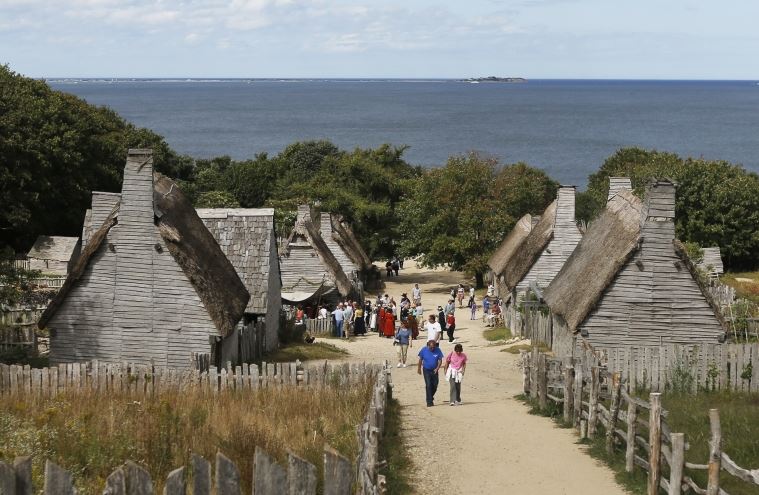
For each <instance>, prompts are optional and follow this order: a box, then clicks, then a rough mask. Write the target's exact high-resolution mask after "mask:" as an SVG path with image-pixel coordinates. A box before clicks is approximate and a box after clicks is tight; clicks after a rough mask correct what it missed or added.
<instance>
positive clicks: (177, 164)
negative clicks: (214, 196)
mask: <svg viewBox="0 0 759 495" xmlns="http://www.w3.org/2000/svg"><path fill="white" fill-rule="evenodd" d="M0 88H1V90H0V129H1V130H2V132H0V245H4V246H12V247H13V248H14V249H17V250H25V249H27V248H28V246H29V244H31V242H32V241H33V240H34V239H35V238H36V236H37V235H39V234H51V235H54V234H58V235H78V234H79V233H81V228H82V219H83V218H84V211H85V210H86V209H87V208H88V207H89V203H90V192H91V191H93V190H101V191H117V190H119V189H120V184H121V179H122V174H123V168H124V162H125V158H126V152H127V149H128V148H137V147H140V148H143V147H144V148H152V149H153V152H154V164H155V167H156V170H158V171H160V172H162V173H165V174H167V175H171V176H173V177H180V178H181V177H183V176H186V175H187V174H188V173H189V172H190V170H191V161H190V160H189V159H188V158H186V157H179V156H177V155H176V154H175V153H174V152H173V151H171V149H170V148H169V147H168V145H167V144H166V143H165V142H164V140H163V138H161V137H160V136H158V135H157V134H155V133H153V132H151V131H149V130H146V129H139V128H136V127H134V126H133V125H131V124H128V123H127V122H126V121H124V120H123V119H122V118H121V117H119V116H118V115H117V114H116V113H115V112H113V111H112V110H109V109H107V108H104V107H95V106H93V105H89V104H88V103H86V102H85V101H84V100H81V99H79V98H77V97H75V96H73V95H70V94H66V93H62V92H59V91H53V90H52V89H50V87H49V86H47V84H45V82H44V81H38V80H34V79H30V78H26V77H22V76H20V75H18V74H16V73H14V72H12V71H11V70H10V69H8V67H7V66H0Z"/></svg>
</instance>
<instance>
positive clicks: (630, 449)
mask: <svg viewBox="0 0 759 495" xmlns="http://www.w3.org/2000/svg"><path fill="white" fill-rule="evenodd" d="M637 428H638V406H636V405H635V403H634V402H632V401H630V402H628V403H627V438H626V442H627V449H626V450H625V471H626V472H628V473H632V472H633V467H634V466H635V432H636V430H637Z"/></svg>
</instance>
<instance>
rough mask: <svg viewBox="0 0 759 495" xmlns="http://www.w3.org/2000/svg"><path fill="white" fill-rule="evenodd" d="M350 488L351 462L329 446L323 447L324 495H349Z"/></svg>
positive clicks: (351, 483)
mask: <svg viewBox="0 0 759 495" xmlns="http://www.w3.org/2000/svg"><path fill="white" fill-rule="evenodd" d="M352 486H353V467H352V466H351V462H350V461H349V460H348V459H346V458H345V457H343V456H342V455H341V454H340V453H339V452H337V451H336V450H335V449H333V448H332V447H330V446H329V445H325V446H324V495H350V493H351V491H352Z"/></svg>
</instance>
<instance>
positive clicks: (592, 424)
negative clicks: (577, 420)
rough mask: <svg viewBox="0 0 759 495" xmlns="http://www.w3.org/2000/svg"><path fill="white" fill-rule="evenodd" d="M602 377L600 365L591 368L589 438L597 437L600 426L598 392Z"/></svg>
mask: <svg viewBox="0 0 759 495" xmlns="http://www.w3.org/2000/svg"><path fill="white" fill-rule="evenodd" d="M599 388H600V377H599V368H598V366H593V367H592V368H591V370H590V399H589V401H588V403H589V406H588V438H591V439H592V438H595V436H596V430H597V427H598V392H599Z"/></svg>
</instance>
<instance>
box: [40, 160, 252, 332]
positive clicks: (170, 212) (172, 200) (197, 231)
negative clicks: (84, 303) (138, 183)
mask: <svg viewBox="0 0 759 495" xmlns="http://www.w3.org/2000/svg"><path fill="white" fill-rule="evenodd" d="M153 209H154V215H155V223H156V226H157V227H158V231H159V232H160V235H161V237H162V238H163V240H164V241H165V242H166V246H167V247H168V250H169V252H170V253H171V255H172V257H173V258H174V260H175V261H176V262H177V264H178V265H179V266H180V267H181V268H182V271H183V272H184V274H185V275H186V276H187V278H188V280H189V281H190V283H191V284H192V286H193V287H194V288H195V291H196V292H197V294H198V296H199V297H200V300H201V301H202V302H203V305H204V307H205V308H206V311H208V314H209V316H210V317H211V319H212V320H213V322H214V325H215V326H216V329H217V330H218V331H219V334H221V335H222V336H224V337H226V336H227V335H229V334H230V333H231V332H232V331H233V330H234V328H235V326H236V325H237V323H238V322H239V321H240V318H242V315H243V312H244V311H245V306H246V305H247V303H248V299H249V297H250V295H249V294H248V291H247V290H246V289H245V286H244V285H243V283H242V281H241V280H240V277H238V276H237V273H235V269H234V267H233V266H232V264H231V263H230V262H229V260H227V258H226V256H224V253H223V252H222V251H221V249H220V248H219V245H218V244H217V243H216V240H215V239H214V238H213V235H211V233H210V232H209V231H208V229H207V228H206V227H205V225H203V221H202V220H201V219H200V217H198V215H197V213H196V212H195V209H194V208H193V207H192V204H190V202H189V201H188V200H187V198H186V197H185V196H184V195H183V194H182V192H181V191H180V190H179V187H178V186H177V185H176V183H174V182H173V181H172V180H171V179H168V178H167V177H163V176H162V175H160V174H154V179H153ZM118 212H119V205H118V204H117V205H116V206H115V207H114V209H113V211H112V212H111V214H110V215H109V216H108V217H107V218H106V220H105V222H103V224H102V225H101V226H100V227H99V228H98V230H97V231H95V232H94V233H93V234H92V236H91V237H90V239H89V241H88V242H87V246H86V247H85V249H84V250H83V251H82V254H81V255H80V257H79V259H78V260H77V262H76V264H75V265H74V268H73V269H72V270H71V272H70V273H69V275H68V277H67V278H66V281H65V282H64V284H63V287H62V288H61V290H60V291H59V292H58V294H56V296H55V298H54V299H53V301H52V302H51V303H50V305H48V307H47V309H46V310H45V312H44V313H43V314H42V317H41V318H40V321H39V323H38V326H39V327H40V328H44V327H45V326H46V324H47V323H48V322H49V321H50V318H52V316H53V315H54V314H55V312H56V311H57V310H58V308H59V307H60V305H61V304H62V302H63V301H64V300H65V298H66V295H67V294H68V293H69V291H70V290H71V288H73V286H74V285H75V284H76V283H77V281H78V280H79V279H80V278H81V276H82V274H83V273H84V271H85V269H86V268H87V265H88V264H89V262H90V260H91V259H92V256H93V255H94V254H95V253H96V252H97V250H98V249H99V248H100V246H101V244H102V243H103V240H104V239H105V238H106V237H107V235H108V232H109V231H110V229H111V228H113V227H114V226H115V225H117V224H118Z"/></svg>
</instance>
